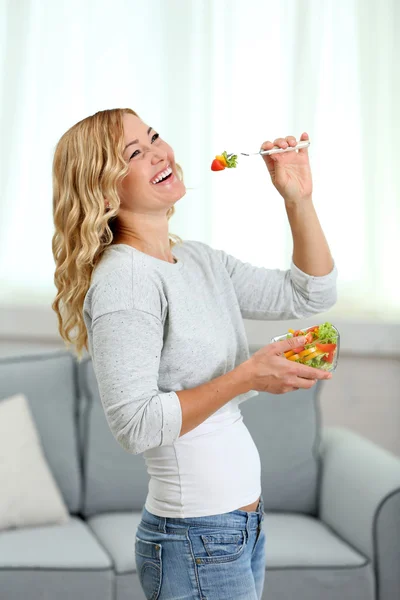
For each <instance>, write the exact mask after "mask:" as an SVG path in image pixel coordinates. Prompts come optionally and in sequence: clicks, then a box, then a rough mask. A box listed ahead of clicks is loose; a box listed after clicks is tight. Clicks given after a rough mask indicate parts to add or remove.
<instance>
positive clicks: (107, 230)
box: [51, 108, 183, 361]
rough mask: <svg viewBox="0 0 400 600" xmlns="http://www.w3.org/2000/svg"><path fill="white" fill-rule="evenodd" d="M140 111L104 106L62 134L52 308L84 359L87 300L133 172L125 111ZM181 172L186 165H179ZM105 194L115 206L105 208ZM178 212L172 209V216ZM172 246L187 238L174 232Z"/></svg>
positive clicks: (57, 170)
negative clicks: (126, 157)
mask: <svg viewBox="0 0 400 600" xmlns="http://www.w3.org/2000/svg"><path fill="white" fill-rule="evenodd" d="M126 113H130V114H132V115H135V116H138V115H137V113H135V112H134V111H133V110H131V109H130V108H115V109H111V110H103V111H99V112H97V113H96V114H94V115H92V116H90V117H87V118H86V119H83V120H82V121H79V123H76V124H75V125H74V126H73V127H71V128H70V129H69V130H68V131H66V133H64V135H63V136H62V137H61V139H60V140H59V142H58V144H57V146H56V149H55V152H54V159H53V171H52V176H53V220H54V226H55V232H54V234H53V238H52V251H53V257H54V261H55V264H56V269H55V273H54V283H55V285H56V288H57V290H58V293H57V295H56V297H55V300H54V302H53V303H52V305H51V306H52V309H53V310H54V311H55V312H56V314H57V318H58V331H59V333H60V335H61V337H62V338H63V340H64V341H65V343H66V346H67V348H68V349H69V348H70V346H71V345H73V346H74V347H75V354H76V356H77V358H78V360H79V361H81V360H82V358H83V350H84V349H86V350H88V338H87V330H86V326H85V322H84V320H83V302H84V299H85V296H86V293H87V291H88V289H89V287H90V282H91V277H92V273H93V270H94V268H95V267H96V265H97V264H98V262H99V260H100V258H101V256H102V254H103V252H104V250H105V249H106V248H107V246H109V245H110V244H111V243H112V241H113V239H114V235H115V234H116V232H117V228H118V219H117V214H118V208H119V205H120V199H119V196H118V192H117V190H118V189H119V186H120V184H121V182H122V180H123V178H124V177H125V176H126V175H127V173H128V164H127V163H126V161H125V160H124V158H123V149H124V130H123V115H124V114H126ZM177 168H178V172H179V176H180V178H183V176H182V170H181V168H180V167H179V165H177ZM105 198H107V201H108V203H109V206H110V208H109V209H108V210H106V209H105ZM174 212H175V207H174V206H172V207H171V208H170V209H169V210H168V212H167V219H168V220H169V219H170V218H171V217H172V215H173V214H174ZM169 242H170V248H172V247H173V246H174V245H175V244H178V243H182V239H181V238H180V237H179V236H177V235H174V234H169Z"/></svg>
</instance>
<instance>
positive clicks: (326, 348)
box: [315, 344, 336, 352]
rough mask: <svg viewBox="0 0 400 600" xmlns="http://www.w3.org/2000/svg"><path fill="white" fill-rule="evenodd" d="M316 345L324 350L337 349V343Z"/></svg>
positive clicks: (332, 350) (331, 350)
mask: <svg viewBox="0 0 400 600" xmlns="http://www.w3.org/2000/svg"><path fill="white" fill-rule="evenodd" d="M315 346H316V348H317V349H318V350H321V351H322V352H334V351H335V350H336V344H315Z"/></svg>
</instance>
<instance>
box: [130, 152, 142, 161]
mask: <svg viewBox="0 0 400 600" xmlns="http://www.w3.org/2000/svg"><path fill="white" fill-rule="evenodd" d="M138 154H140V150H135V152H134V153H133V154H132V155H131V156H130V157H129V160H131V158H134V157H135V156H137V155H138Z"/></svg>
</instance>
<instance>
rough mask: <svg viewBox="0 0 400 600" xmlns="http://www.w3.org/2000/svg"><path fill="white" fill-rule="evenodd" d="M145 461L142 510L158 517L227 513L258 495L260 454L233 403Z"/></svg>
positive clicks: (154, 452)
mask: <svg viewBox="0 0 400 600" xmlns="http://www.w3.org/2000/svg"><path fill="white" fill-rule="evenodd" d="M144 458H145V460H146V464H147V469H148V473H149V475H150V483H149V492H148V496H147V499H146V509H147V510H148V511H149V512H151V513H153V514H154V515H158V516H160V517H179V518H185V517H201V516H207V515H216V514H221V513H225V512H230V511H232V510H236V509H238V508H240V507H241V506H246V505H247V504H250V503H252V502H255V501H256V500H257V499H258V498H259V496H260V494H261V465H260V457H259V453H258V450H257V448H256V445H255V444H254V441H253V439H252V437H251V435H250V433H249V431H248V429H247V427H246V425H245V424H244V423H243V418H242V414H241V411H240V408H239V406H238V402H237V401H235V400H233V401H231V402H229V403H228V404H226V405H225V406H223V407H222V408H221V409H220V410H218V411H217V412H216V413H214V414H213V415H211V417H209V418H208V419H207V420H206V421H204V422H203V423H201V424H200V425H199V426H198V427H196V428H195V429H192V430H191V431H189V432H188V433H186V434H185V435H183V436H181V437H180V438H179V439H178V440H177V441H176V442H174V443H173V444H172V445H169V446H159V447H157V448H152V449H151V450H147V451H146V452H145V453H144Z"/></svg>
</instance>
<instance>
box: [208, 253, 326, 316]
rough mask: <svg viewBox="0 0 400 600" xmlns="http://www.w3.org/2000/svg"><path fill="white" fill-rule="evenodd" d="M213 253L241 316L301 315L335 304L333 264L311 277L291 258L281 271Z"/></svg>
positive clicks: (315, 312)
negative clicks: (221, 268)
mask: <svg viewBox="0 0 400 600" xmlns="http://www.w3.org/2000/svg"><path fill="white" fill-rule="evenodd" d="M215 252H217V254H218V255H219V258H220V260H221V261H222V263H223V265H224V267H225V269H226V270H227V272H228V274H229V276H230V278H231V281H232V284H233V286H234V289H235V293H236V296H237V298H238V302H239V306H240V310H241V313H242V316H243V318H245V319H255V320H260V321H262V320H265V321H266V320H271V321H273V320H281V319H282V320H285V319H298V318H304V317H308V316H311V315H313V314H317V313H321V312H324V311H326V310H328V309H329V308H331V307H332V306H333V305H334V304H335V303H336V299H337V292H336V280H337V268H336V265H334V266H333V269H332V271H331V272H330V273H328V274H327V275H324V276H322V277H314V276H311V275H307V274H306V273H304V272H303V271H301V270H300V269H299V268H298V267H297V266H296V265H295V264H294V262H293V261H291V265H290V269H288V270H286V271H283V270H280V269H267V268H265V267H256V266H254V265H251V264H250V263H244V262H242V261H240V260H239V259H237V258H235V257H234V256H231V255H230V254H227V253H226V252H224V251H223V250H216V251H215Z"/></svg>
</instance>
